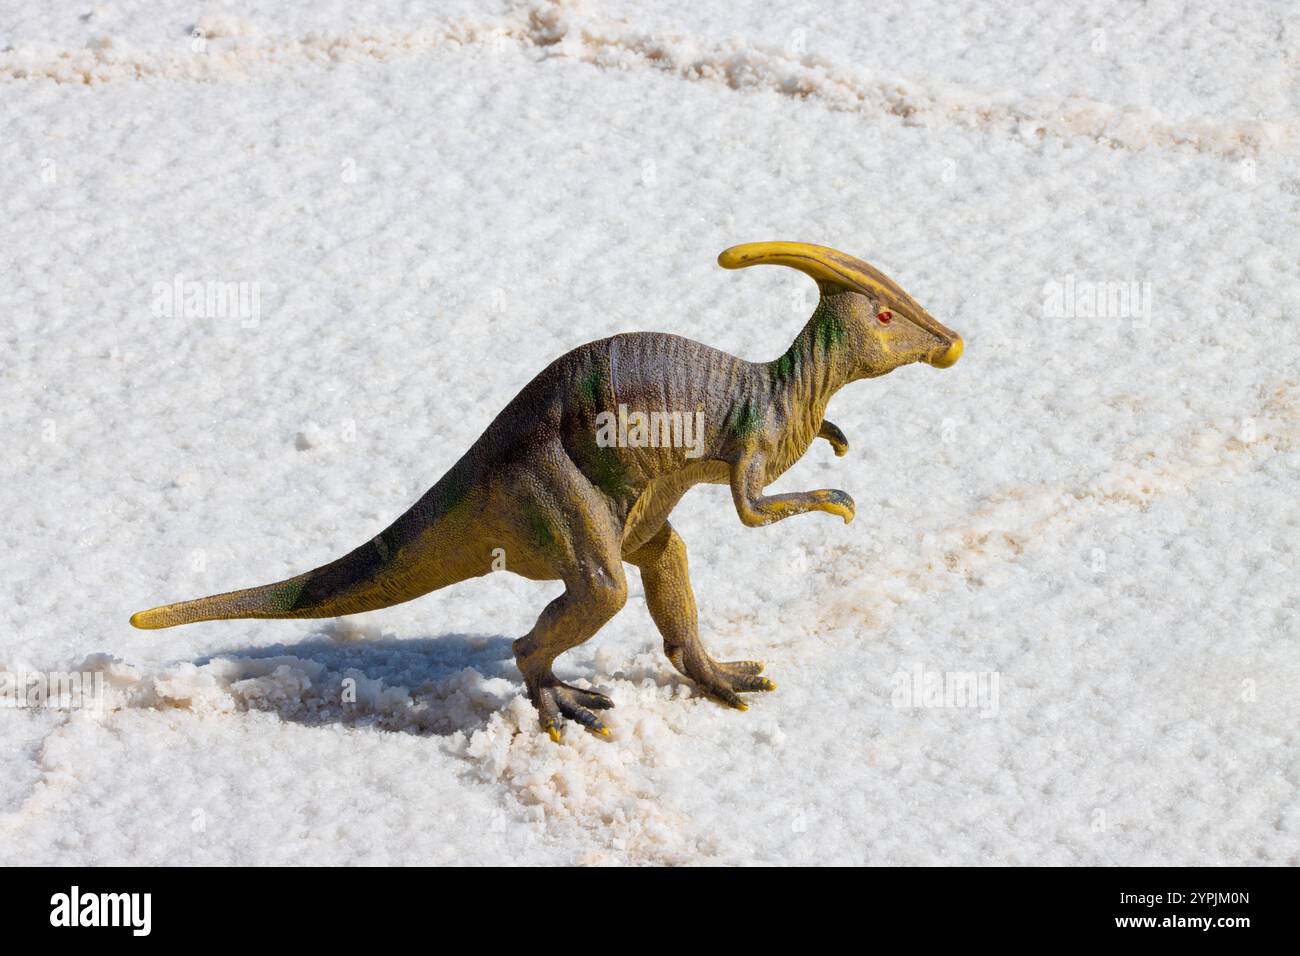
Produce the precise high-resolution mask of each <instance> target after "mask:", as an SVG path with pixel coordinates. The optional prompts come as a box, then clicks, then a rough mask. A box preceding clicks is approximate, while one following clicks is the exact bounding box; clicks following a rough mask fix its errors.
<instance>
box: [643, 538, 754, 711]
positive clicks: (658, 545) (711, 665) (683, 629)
mask: <svg viewBox="0 0 1300 956" xmlns="http://www.w3.org/2000/svg"><path fill="white" fill-rule="evenodd" d="M627 560H628V561H629V562H631V563H632V564H634V565H636V566H637V567H638V568H640V569H641V583H642V584H643V585H644V586H645V598H646V603H647V604H648V605H649V606H650V616H651V617H652V618H653V619H654V622H655V626H657V627H658V628H659V633H660V634H662V635H663V639H664V653H665V654H667V655H668V660H670V661H671V662H672V665H673V667H675V668H677V670H678V671H679V672H681V673H682V674H684V675H685V676H686V677H689V678H690V679H691V680H692V681H694V682H695V684H696V685H697V686H698V687H699V688H700V689H701V690H703V691H704V692H705V693H706V694H709V695H710V696H712V697H715V698H717V699H718V700H720V701H722V702H723V703H725V704H730V705H731V706H732V707H735V708H737V709H738V710H746V709H748V708H747V705H746V704H745V702H744V701H743V700H741V699H740V696H739V694H740V693H744V692H748V691H761V690H776V684H775V683H773V682H772V681H770V680H768V679H767V678H766V677H760V676H759V674H760V673H761V672H762V670H763V665H762V664H760V663H759V662H758V661H730V662H726V661H715V660H714V659H713V658H712V657H710V656H709V654H708V652H707V651H706V650H705V649H704V645H703V644H701V643H700V628H699V615H698V613H697V611H696V608H695V593H694V592H693V591H692V590H691V579H690V575H689V573H688V568H687V565H686V544H685V542H683V541H682V539H681V536H680V535H678V534H677V532H676V531H675V530H673V527H672V525H670V524H669V523H668V522H667V521H665V522H664V524H663V527H662V528H660V529H659V531H658V533H657V534H655V536H654V537H653V538H651V539H650V540H649V541H648V542H646V543H645V544H644V545H642V546H641V547H640V548H639V549H637V550H636V551H634V552H633V553H632V554H630V555H628V557H627Z"/></svg>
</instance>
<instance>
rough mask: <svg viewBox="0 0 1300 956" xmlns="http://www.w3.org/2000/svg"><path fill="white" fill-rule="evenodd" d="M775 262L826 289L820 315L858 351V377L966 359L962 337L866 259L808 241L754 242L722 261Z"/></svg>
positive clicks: (732, 264) (733, 264) (729, 264)
mask: <svg viewBox="0 0 1300 956" xmlns="http://www.w3.org/2000/svg"><path fill="white" fill-rule="evenodd" d="M762 263H771V264H775V265H782V266H789V267H790V268H792V269H798V270H799V271H800V272H803V273H805V274H806V275H809V276H811V277H812V278H813V279H815V280H816V282H817V287H818V289H820V290H821V303H820V304H819V305H818V309H817V315H814V319H813V321H814V322H816V321H817V320H818V316H819V315H823V316H825V317H826V318H827V319H829V320H833V321H834V322H835V323H836V328H837V329H838V330H839V331H841V332H842V333H843V334H844V337H845V338H846V339H847V340H848V341H847V342H846V343H845V344H847V345H848V346H849V347H850V349H851V350H852V352H853V359H852V360H853V365H854V368H853V372H854V375H853V377H854V378H871V377H874V376H877V375H884V374H885V373H886V372H891V371H893V370H894V369H896V368H898V367H899V366H900V365H908V364H910V363H912V362H924V363H926V364H927V365H932V366H934V367H935V368H948V367H949V366H950V365H952V364H953V363H955V362H956V361H957V359H959V358H961V353H962V339H961V336H960V335H958V334H957V333H956V332H954V331H953V330H952V329H950V328H948V327H947V326H944V325H940V324H939V323H938V322H936V321H935V320H934V318H933V317H932V316H931V315H930V313H929V312H927V311H925V309H923V308H921V306H920V305H918V304H917V302H916V300H915V299H913V298H912V297H911V296H910V295H908V294H907V293H906V292H904V291H903V290H902V288H901V287H900V286H899V285H898V283H897V282H895V281H894V280H893V279H891V278H889V277H888V276H887V275H885V274H884V273H883V272H881V271H880V270H879V269H877V268H875V267H874V266H872V265H869V264H868V263H865V262H863V261H862V260H861V259H855V258H853V257H852V256H847V255H845V254H844V253H842V252H836V251H835V250H834V249H829V248H827V247H826V246H814V245H810V244H808V243H805V242H748V243H745V244H743V245H739V246H732V247H731V248H730V249H727V250H724V251H723V253H722V254H721V255H719V256H718V265H720V266H722V267H723V268H725V269H742V268H744V267H745V266H752V265H759V264H762Z"/></svg>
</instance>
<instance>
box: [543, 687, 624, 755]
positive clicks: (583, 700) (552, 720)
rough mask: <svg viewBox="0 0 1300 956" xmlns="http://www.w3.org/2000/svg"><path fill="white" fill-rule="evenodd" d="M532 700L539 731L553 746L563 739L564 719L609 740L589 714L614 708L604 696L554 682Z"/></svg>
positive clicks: (606, 732)
mask: <svg viewBox="0 0 1300 956" xmlns="http://www.w3.org/2000/svg"><path fill="white" fill-rule="evenodd" d="M532 697H533V703H534V704H536V705H537V716H538V719H539V720H540V722H541V725H542V729H543V730H544V731H546V732H547V733H548V734H550V735H551V739H552V740H554V741H555V742H556V743H557V744H558V743H559V742H560V740H561V739H562V737H563V731H562V729H561V728H562V726H563V722H564V719H565V718H568V719H569V720H572V721H573V722H574V723H577V724H581V725H582V726H583V727H585V728H586V729H587V730H589V731H591V732H592V733H593V734H598V735H599V736H601V737H608V736H609V728H608V727H606V726H605V725H604V724H603V723H602V722H601V720H600V718H599V717H597V716H596V715H595V714H594V713H592V711H593V710H608V709H609V708H611V707H613V706H614V702H613V701H612V700H610V699H609V698H608V697H606V696H605V695H604V694H600V693H597V692H596V691H594V690H583V689H582V688H581V687H573V686H571V685H569V684H561V683H560V682H559V681H556V682H555V683H553V684H547V685H546V686H544V687H539V688H538V689H537V691H536V692H535V693H534V694H533V695H532Z"/></svg>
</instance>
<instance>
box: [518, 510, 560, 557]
mask: <svg viewBox="0 0 1300 956" xmlns="http://www.w3.org/2000/svg"><path fill="white" fill-rule="evenodd" d="M524 511H525V517H527V519H528V528H529V530H530V531H531V532H532V534H533V540H534V541H535V542H536V543H537V546H538V547H540V548H550V547H551V545H553V544H554V543H555V534H554V533H553V532H552V531H551V526H550V524H549V523H548V522H547V520H546V515H544V514H542V509H540V508H538V507H537V505H535V504H534V503H533V502H531V501H530V502H528V503H526V504H525V505H524Z"/></svg>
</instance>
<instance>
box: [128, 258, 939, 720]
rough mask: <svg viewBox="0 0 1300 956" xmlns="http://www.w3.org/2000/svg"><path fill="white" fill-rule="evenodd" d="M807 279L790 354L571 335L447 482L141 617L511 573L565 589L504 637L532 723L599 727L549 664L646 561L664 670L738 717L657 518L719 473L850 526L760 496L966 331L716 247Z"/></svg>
mask: <svg viewBox="0 0 1300 956" xmlns="http://www.w3.org/2000/svg"><path fill="white" fill-rule="evenodd" d="M718 263H719V264H720V265H722V266H723V267H724V268H727V269H740V268H744V267H745V266H751V265H756V264H760V263H776V264H779V265H785V266H790V267H792V268H794V269H798V270H799V271H801V272H804V273H806V274H807V275H809V276H811V277H812V278H813V279H815V280H816V282H817V287H818V289H819V290H820V293H821V296H820V300H819V302H818V304H817V309H816V311H815V312H814V313H813V315H812V318H811V319H809V320H808V323H807V324H806V325H805V326H804V328H803V331H802V332H800V333H799V336H798V338H796V339H795V340H794V343H793V344H792V345H791V346H790V348H789V349H788V350H787V351H786V352H785V354H784V355H782V356H780V357H779V358H777V359H775V360H773V361H771V362H747V361H745V360H744V359H739V358H736V357H734V356H732V355H728V354H727V353H725V352H720V351H718V350H717V349H713V348H710V347H709V346H707V345H702V344H700V343H699V342H693V341H691V340H690V339H684V338H681V337H679V336H676V335H667V334H662V333H655V332H631V333H624V334H622V335H615V336H612V337H611V338H607V339H601V340H600V341H598V342H590V343H588V344H586V345H583V346H580V347H578V348H576V349H574V350H573V351H571V352H569V353H568V354H566V355H562V356H560V358H558V359H556V360H555V361H554V362H552V363H551V364H550V365H549V366H548V367H547V368H546V369H545V370H544V371H542V373H541V374H540V375H538V376H537V377H536V378H535V379H533V380H532V381H531V382H530V383H529V384H528V385H527V386H525V388H524V389H523V391H521V392H520V393H519V394H518V395H517V396H515V398H514V400H513V401H512V402H510V404H509V405H507V406H506V408H505V410H504V411H502V412H501V414H499V415H498V416H497V417H496V419H495V420H494V421H493V422H492V424H491V425H489V426H488V429H487V431H485V432H484V433H483V434H482V436H481V437H480V438H479V439H478V441H476V442H475V443H474V445H473V446H472V447H471V448H470V449H469V451H468V452H466V453H465V455H464V457H462V458H461V459H460V461H458V462H456V464H455V465H454V466H452V468H451V470H450V471H448V472H447V473H446V474H445V475H443V477H442V478H441V479H440V480H439V481H438V483H437V484H435V485H434V486H433V487H432V488H431V489H429V491H428V492H426V493H425V495H424V496H423V497H422V498H421V499H420V500H419V501H418V502H416V504H415V505H414V506H413V507H412V508H411V509H410V510H409V511H407V512H406V513H405V514H404V515H402V516H401V517H400V518H398V519H397V521H395V522H394V523H393V524H392V525H391V526H389V527H388V528H387V529H386V530H384V531H382V532H380V534H378V535H377V536H376V537H374V538H373V539H371V540H370V541H369V542H367V543H366V544H364V545H362V546H361V547H359V548H357V549H356V550H355V551H352V552H351V553H350V554H347V555H345V556H344V557H342V558H339V559H338V560H337V561H333V562H331V563H330V564H326V565H324V566H323V567H320V568H317V569H316V570H314V571H308V572H307V573H306V574H300V575H298V576H297V577H292V578H289V579H288V580H285V581H280V582H278V583H276V584H267V585H263V586H261V587H254V588H249V589H247V590H243V591H232V592H229V593H226V594H218V595H215V596H213V597H206V598H199V599H198V600H194V601H183V602H181V603H179V604H168V605H164V606H162V607H157V608H153V609H152V610H149V611H141V612H140V613H138V614H136V615H134V616H133V617H132V618H131V623H132V624H133V625H135V626H136V627H140V628H161V627H171V626H173V625H176V624H188V623H191V622H193V621H208V620H218V619H227V618H314V617H334V616H337V615H343V614H356V613H359V612H361V611H372V610H375V609H377V608H383V607H389V606H391V605H394V604H398V603H401V602H402V601H409V600H411V599H412V598H417V597H419V596H421V595H423V594H427V593H429V592H430V591H435V590H437V589H438V588H443V587H446V586H447V585H449V584H455V583H457V582H458V581H464V580H466V579H468V578H471V577H478V576H480V575H483V574H486V573H488V572H489V571H491V570H494V569H495V568H497V567H500V561H501V559H502V558H504V561H505V566H506V567H507V568H508V569H509V570H511V571H514V572H515V573H516V574H521V575H523V576H524V577H527V578H531V579H534V580H560V581H563V582H564V588H565V590H564V593H563V594H561V595H560V596H559V597H558V598H556V599H555V600H554V601H552V602H551V603H550V604H548V605H547V606H546V609H545V610H543V611H542V613H541V616H540V617H539V618H538V619H537V623H536V624H535V625H534V626H533V629H532V630H531V631H529V632H528V633H527V634H525V635H524V636H523V637H521V638H519V639H518V640H517V641H515V642H514V645H513V649H514V654H515V660H516V662H517V663H518V665H519V670H520V672H521V673H522V674H523V677H524V682H525V684H526V686H527V689H528V696H529V698H530V699H531V700H532V702H533V704H534V706H535V707H536V708H537V711H538V715H539V717H540V721H541V726H542V728H543V729H544V730H546V731H547V732H548V733H549V734H550V735H551V737H552V738H553V739H554V740H556V741H559V740H560V736H561V726H562V720H561V718H568V719H569V720H573V721H576V722H577V723H579V724H581V725H582V726H583V727H585V728H587V729H588V730H590V731H593V732H595V733H598V734H604V735H607V734H608V733H609V731H608V730H607V729H606V728H605V725H604V724H603V723H602V722H601V720H600V718H599V717H597V716H596V713H595V711H598V710H602V709H604V708H608V707H612V706H613V703H614V702H613V701H612V700H610V699H609V698H608V697H606V696H605V695H604V694H600V693H597V692H596V691H593V690H585V689H583V688H580V687H574V686H571V685H569V684H564V683H561V682H560V681H559V679H557V678H556V676H555V674H554V673H553V672H552V669H551V668H552V664H553V663H554V661H555V659H556V657H558V656H559V655H560V654H562V653H564V652H565V651H566V650H569V649H570V648H572V647H576V646H577V645H579V644H581V643H583V642H584V641H586V640H587V639H588V638H590V637H591V636H592V635H594V634H595V633H596V631H598V630H599V629H600V628H601V626H602V625H604V624H605V622H606V621H608V620H609V619H610V618H611V617H613V616H614V615H615V614H616V613H617V612H618V611H619V609H620V608H622V606H623V604H624V602H625V600H626V599H627V582H626V579H625V577H624V572H623V562H624V561H626V562H629V563H631V564H634V565H636V566H637V567H638V568H639V569H640V571H641V580H642V583H643V584H644V586H645V596H646V602H647V603H648V604H649V606H650V614H651V617H653V619H654V622H655V625H656V626H657V627H658V629H659V631H660V633H661V634H662V636H663V644H664V651H665V653H666V654H667V655H668V659H669V660H670V661H671V662H672V665H673V667H675V668H676V669H677V670H678V671H680V672H681V673H682V674H684V675H685V676H686V677H688V678H690V680H692V681H693V682H694V683H695V684H696V685H697V686H698V687H699V688H700V689H701V690H703V691H704V692H705V693H707V694H709V695H711V696H713V697H715V698H717V699H719V700H721V701H722V702H724V703H727V704H730V705H731V706H732V707H736V708H739V709H741V710H744V709H746V705H745V704H744V702H743V701H742V700H741V698H740V697H739V696H738V695H739V694H740V693H744V692H747V691H765V690H774V689H775V687H776V685H775V684H774V683H772V682H771V681H770V680H768V679H767V678H765V677H761V676H759V675H760V672H761V671H762V669H763V665H762V664H760V663H758V662H756V661H732V662H722V661H715V660H714V659H713V658H712V657H710V656H709V654H708V652H707V651H705V649H704V646H703V645H702V644H701V643H700V636H699V631H698V624H697V615H696V608H695V596H694V594H693V593H692V590H691V582H690V579H689V577H688V575H687V565H686V546H685V544H683V542H682V539H681V537H679V536H678V534H677V532H676V531H675V530H674V529H673V527H672V525H670V524H669V523H668V514H669V512H670V511H672V509H673V507H674V506H675V505H676V504H677V502H678V501H679V500H680V499H681V497H682V495H683V494H685V493H686V491H687V490H688V489H689V488H690V487H691V486H692V485H695V484H698V483H700V482H711V483H714V484H730V486H731V495H732V498H733V500H734V501H735V505H736V512H737V513H738V514H739V516H740V520H741V522H742V523H744V524H746V525H748V526H750V527H754V526H757V525H765V524H770V523H771V522H773V521H780V520H781V519H783V518H788V517H790V516H791V515H797V514H803V513H804V512H807V511H825V512H827V513H829V514H833V515H839V516H840V517H841V518H843V519H844V521H845V522H849V521H852V520H853V512H854V505H853V499H852V498H850V497H849V496H848V494H846V493H845V492H843V491H833V490H819V491H806V492H802V493H797V494H778V495H765V494H763V489H764V487H765V486H766V485H768V484H769V483H771V482H772V481H775V480H776V478H777V477H778V476H779V475H780V474H781V473H782V472H784V471H785V470H786V469H787V468H789V467H790V466H791V465H792V464H794V463H795V462H796V461H797V460H798V459H799V458H800V457H801V456H802V455H803V453H804V452H805V451H806V450H807V449H808V447H809V445H810V444H811V443H812V441H813V439H814V438H824V439H826V440H827V441H828V442H830V444H831V447H832V448H833V449H834V450H835V454H836V455H843V454H844V453H845V452H846V451H847V450H848V442H847V440H846V439H845V437H844V434H843V432H841V431H840V430H839V429H838V428H836V427H835V426H834V425H832V424H831V423H830V422H828V421H826V420H825V419H824V418H823V417H822V415H823V413H824V412H825V410H826V404H827V402H828V401H830V398H831V396H832V395H834V394H835V392H836V390H838V389H839V388H840V387H841V386H842V385H845V384H847V383H848V382H852V381H855V380H857V379H861V378H874V377H876V376H879V375H884V374H885V373H887V372H890V371H893V370H894V369H896V368H898V367H899V366H900V365H907V364H909V363H911V362H926V363H928V364H930V365H932V366H934V367H936V368H947V367H948V366H950V365H952V364H953V363H954V362H956V361H957V359H958V358H959V357H960V356H961V353H962V339H961V336H959V335H958V334H957V333H956V332H953V331H952V330H951V329H948V328H945V327H944V326H942V325H940V324H939V323H938V322H936V321H935V320H934V319H933V318H931V316H930V314H929V313H928V312H926V311H925V309H923V308H921V306H919V305H918V304H917V303H916V302H915V301H914V300H913V299H912V297H911V296H909V295H908V294H907V293H906V292H904V291H903V290H902V289H901V288H899V286H898V285H897V283H895V282H893V281H892V280H891V279H889V278H888V277H886V276H885V275H883V274H882V273H881V272H880V271H879V270H877V269H875V268H873V267H872V266H870V265H868V264H867V263H865V262H862V261H861V260H858V259H855V258H853V257H851V256H847V255H844V254H843V253H840V252H836V251H835V250H833V249H828V248H826V247H824V246H814V245H807V244H805V243H798V242H757V243H748V244H745V245H739V246H733V247H732V248H730V249H727V250H726V251H724V252H723V253H722V254H721V255H720V256H718Z"/></svg>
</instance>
